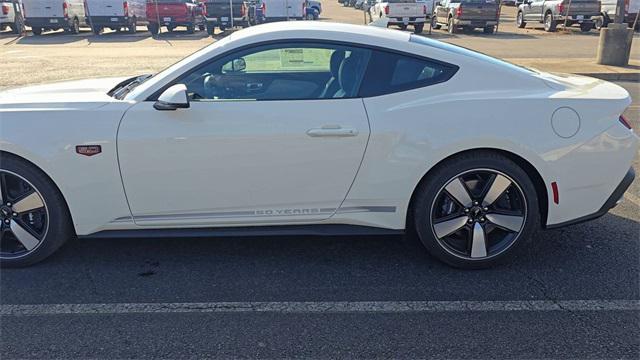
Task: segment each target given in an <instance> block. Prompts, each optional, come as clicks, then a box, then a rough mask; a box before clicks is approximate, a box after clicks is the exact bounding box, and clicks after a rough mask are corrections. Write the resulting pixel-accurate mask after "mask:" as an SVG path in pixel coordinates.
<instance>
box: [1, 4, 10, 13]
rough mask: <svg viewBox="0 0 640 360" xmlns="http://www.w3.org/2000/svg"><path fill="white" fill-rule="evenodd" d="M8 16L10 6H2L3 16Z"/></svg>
mask: <svg viewBox="0 0 640 360" xmlns="http://www.w3.org/2000/svg"><path fill="white" fill-rule="evenodd" d="M7 14H9V5H7V4H2V15H7Z"/></svg>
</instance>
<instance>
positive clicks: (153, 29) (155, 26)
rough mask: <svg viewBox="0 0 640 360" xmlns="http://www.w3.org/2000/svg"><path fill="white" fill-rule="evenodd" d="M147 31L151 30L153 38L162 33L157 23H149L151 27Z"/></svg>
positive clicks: (148, 26)
mask: <svg viewBox="0 0 640 360" xmlns="http://www.w3.org/2000/svg"><path fill="white" fill-rule="evenodd" d="M147 29H148V30H149V32H150V33H151V35H152V36H153V35H158V33H159V32H160V26H158V24H156V23H149V25H147Z"/></svg>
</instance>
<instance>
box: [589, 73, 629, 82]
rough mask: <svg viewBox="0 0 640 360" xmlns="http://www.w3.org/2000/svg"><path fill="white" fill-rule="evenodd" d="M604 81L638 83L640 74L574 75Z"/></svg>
mask: <svg viewBox="0 0 640 360" xmlns="http://www.w3.org/2000/svg"><path fill="white" fill-rule="evenodd" d="M576 74H577V75H584V76H590V77H594V78H598V79H601V80H606V81H637V82H640V72H637V73H576Z"/></svg>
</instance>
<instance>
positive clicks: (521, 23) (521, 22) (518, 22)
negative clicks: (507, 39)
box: [516, 11, 527, 29]
mask: <svg viewBox="0 0 640 360" xmlns="http://www.w3.org/2000/svg"><path fill="white" fill-rule="evenodd" d="M516 25H518V27H519V28H520V29H524V27H525V26H527V23H526V22H525V21H524V15H523V14H522V11H518V16H517V17H516Z"/></svg>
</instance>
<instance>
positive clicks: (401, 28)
mask: <svg viewBox="0 0 640 360" xmlns="http://www.w3.org/2000/svg"><path fill="white" fill-rule="evenodd" d="M398 27H399V28H400V30H402V31H404V30H407V25H405V24H401V25H398Z"/></svg>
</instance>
